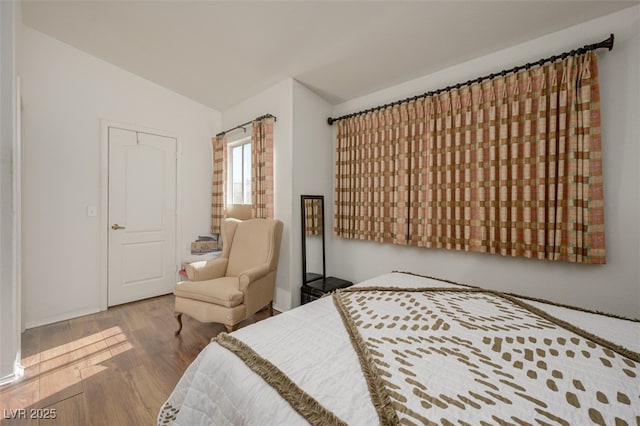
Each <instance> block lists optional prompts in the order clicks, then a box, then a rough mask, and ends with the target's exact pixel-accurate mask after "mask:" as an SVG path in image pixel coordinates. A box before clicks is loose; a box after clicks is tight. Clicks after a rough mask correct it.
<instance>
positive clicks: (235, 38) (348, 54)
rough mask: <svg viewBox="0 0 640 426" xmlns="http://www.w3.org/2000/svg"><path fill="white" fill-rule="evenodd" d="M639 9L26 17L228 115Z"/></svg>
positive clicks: (304, 9) (513, 4)
mask: <svg viewBox="0 0 640 426" xmlns="http://www.w3.org/2000/svg"><path fill="white" fill-rule="evenodd" d="M635 4H638V1H615V0H607V1H579V0H570V1H562V0H553V1H539V0H536V1H480V0H476V1H417V2H416V1H414V2H408V1H279V2H276V1H199V2H196V1H186V0H182V1H94V0H84V1H55V0H49V1H31V0H23V2H22V10H23V22H24V24H25V25H27V26H30V27H32V28H34V29H36V30H38V31H41V32H43V33H45V34H48V35H50V36H51V37H54V38H56V39H59V40H61V41H62V42H64V43H67V44H69V45H71V46H74V47H76V48H78V49H80V50H82V51H85V52H87V53H89V54H91V55H93V56H96V57H98V58H101V59H103V60H105V61H108V62H110V63H112V64H114V65H116V66H118V67H121V68H123V69H125V70H128V71H130V72H132V73H134V74H137V75H139V76H141V77H144V78H146V79H148V80H150V81H153V82H155V83H157V84H159V85H161V86H164V87H166V88H168V89H170V90H172V91H174V92H177V93H180V94H182V95H184V96H186V97H189V98H191V99H193V100H195V101H198V102H200V103H202V104H205V105H208V106H210V107H211V108H214V109H216V110H219V111H224V110H225V109H227V108H228V107H230V106H233V105H235V104H237V103H238V102H241V101H242V100H244V99H246V98H248V97H250V96H252V95H255V94H257V93H258V92H260V91H262V90H264V89H266V88H268V87H270V86H271V85H273V84H275V83H278V82H280V81H282V80H284V79H286V78H289V77H293V78H295V79H296V80H298V81H300V82H301V83H303V84H305V85H306V86H308V87H309V88H311V89H312V90H314V91H315V92H316V93H318V94H319V95H321V96H323V97H324V98H325V99H327V100H328V101H329V102H332V103H334V104H335V103H340V102H343V101H345V100H349V99H353V98H355V97H358V96H361V95H364V94H367V93H371V92H373V91H376V90H380V89H383V88H386V87H389V86H392V85H394V84H398V83H400V82H403V81H407V80H410V79H412V78H416V77H419V76H422V75H426V74H429V73H432V72H435V71H437V70H440V69H443V68H446V67H448V66H451V65H454V64H456V63H460V62H463V61H466V60H469V59H472V58H475V57H479V56H482V55H486V54H488V53H490V52H494V51H497V50H500V49H504V48H507V47H509V46H512V45H515V44H518V43H522V42H524V41H527V40H530V39H533V38H536V37H539V36H542V35H544V34H548V33H551V32H554V31H558V30H561V29H563V28H567V27H569V26H572V25H576V24H578V23H581V22H584V21H587V20H590V19H593V18H596V17H598V16H602V15H606V14H609V13H612V12H615V11H617V10H621V9H624V8H627V7H629V6H632V5H635ZM614 30H615V29H610V28H603V31H602V38H603V39H604V38H606V37H607V36H608V34H609V32H613V31H614ZM597 41H600V39H599V38H598V39H594V40H585V43H591V42H597ZM534 59H537V58H532V60H534Z"/></svg>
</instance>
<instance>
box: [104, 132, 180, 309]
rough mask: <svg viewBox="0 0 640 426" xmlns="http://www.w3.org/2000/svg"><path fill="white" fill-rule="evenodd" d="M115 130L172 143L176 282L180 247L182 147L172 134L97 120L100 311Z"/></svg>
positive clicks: (106, 279)
mask: <svg viewBox="0 0 640 426" xmlns="http://www.w3.org/2000/svg"><path fill="white" fill-rule="evenodd" d="M110 127H117V128H118V129H122V130H129V131H132V132H140V133H148V134H151V135H156V136H162V137H166V138H173V139H175V140H176V223H175V232H176V235H175V243H176V247H175V259H174V264H175V276H174V279H175V280H176V282H178V279H179V275H178V271H179V270H180V266H181V264H180V259H181V255H180V253H181V250H180V248H181V247H182V225H181V224H182V144H181V142H180V139H179V138H178V137H177V136H176V135H175V134H173V133H172V132H165V131H163V130H158V129H151V128H148V127H142V126H139V125H137V124H131V123H123V122H117V121H112V120H101V132H102V136H101V151H100V208H99V212H100V310H102V311H106V310H107V308H108V307H109V306H108V304H109V229H108V228H109V128H110Z"/></svg>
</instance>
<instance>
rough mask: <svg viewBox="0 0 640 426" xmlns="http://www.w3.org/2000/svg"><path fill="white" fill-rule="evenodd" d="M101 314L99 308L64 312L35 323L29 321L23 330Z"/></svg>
mask: <svg viewBox="0 0 640 426" xmlns="http://www.w3.org/2000/svg"><path fill="white" fill-rule="evenodd" d="M98 312H101V310H100V308H89V309H79V310H77V311H71V312H65V313H64V314H60V315H54V316H51V317H48V318H43V319H40V320H36V321H29V322H27V323H26V324H25V329H29V328H35V327H40V326H43V325H48V324H53V323H54V322H60V321H66V320H70V319H73V318H78V317H83V316H85V315H91V314H95V313H98Z"/></svg>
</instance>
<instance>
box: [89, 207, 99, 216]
mask: <svg viewBox="0 0 640 426" xmlns="http://www.w3.org/2000/svg"><path fill="white" fill-rule="evenodd" d="M87 216H89V217H96V216H98V208H97V207H96V206H87Z"/></svg>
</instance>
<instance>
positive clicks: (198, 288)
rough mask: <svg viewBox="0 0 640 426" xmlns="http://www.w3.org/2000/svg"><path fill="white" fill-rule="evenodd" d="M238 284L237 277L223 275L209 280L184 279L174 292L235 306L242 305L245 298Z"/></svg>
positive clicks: (191, 297)
mask: <svg viewBox="0 0 640 426" xmlns="http://www.w3.org/2000/svg"><path fill="white" fill-rule="evenodd" d="M238 286H239V282H238V278H237V277H221V278H216V279H213V280H207V281H183V282H180V283H178V285H176V288H175V290H174V291H173V294H175V295H176V296H177V297H184V298H186V299H194V300H200V301H202V302H207V303H213V304H216V305H221V306H226V307H227V308H233V307H234V306H238V305H240V304H241V303H242V302H243V299H244V295H243V294H242V292H241V291H240V290H239V289H238Z"/></svg>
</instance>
